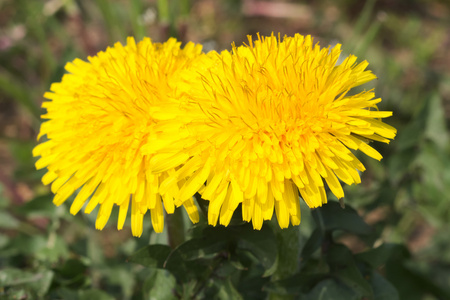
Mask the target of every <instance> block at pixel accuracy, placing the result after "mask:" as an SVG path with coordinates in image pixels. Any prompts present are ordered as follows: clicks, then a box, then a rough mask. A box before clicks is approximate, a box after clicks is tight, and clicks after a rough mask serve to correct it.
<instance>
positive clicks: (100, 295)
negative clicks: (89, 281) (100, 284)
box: [78, 289, 114, 300]
mask: <svg viewBox="0 0 450 300" xmlns="http://www.w3.org/2000/svg"><path fill="white" fill-rule="evenodd" d="M78 299H79V300H93V299H95V300H114V297H112V296H110V295H108V294H107V293H105V292H103V291H101V290H96V289H91V290H85V291H80V292H79V298H78Z"/></svg>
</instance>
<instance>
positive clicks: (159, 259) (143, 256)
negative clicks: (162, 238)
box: [128, 245, 172, 268]
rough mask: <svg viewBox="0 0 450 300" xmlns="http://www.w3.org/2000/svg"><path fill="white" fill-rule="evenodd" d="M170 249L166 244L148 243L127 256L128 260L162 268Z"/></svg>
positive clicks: (149, 266) (148, 266)
mask: <svg viewBox="0 0 450 300" xmlns="http://www.w3.org/2000/svg"><path fill="white" fill-rule="evenodd" d="M171 251H172V249H171V248H170V247H169V246H167V245H149V246H146V247H144V248H142V249H139V250H138V251H137V252H136V253H134V254H133V255H131V256H130V257H129V258H128V262H132V263H136V264H140V265H143V266H145V267H147V268H162V267H163V266H164V262H165V261H166V259H167V257H168V256H169V254H170V253H171Z"/></svg>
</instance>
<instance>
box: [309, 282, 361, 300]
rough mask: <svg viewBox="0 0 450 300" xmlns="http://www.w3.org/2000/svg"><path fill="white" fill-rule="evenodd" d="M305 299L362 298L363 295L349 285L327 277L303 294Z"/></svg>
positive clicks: (352, 299)
mask: <svg viewBox="0 0 450 300" xmlns="http://www.w3.org/2000/svg"><path fill="white" fill-rule="evenodd" d="M301 299H302V300H303V299H305V300H329V299H333V300H361V297H360V296H359V295H358V294H356V293H355V292H354V291H352V290H351V289H350V288H349V287H347V286H345V285H343V284H340V283H338V282H336V280H333V279H327V280H324V281H321V282H320V283H318V284H317V285H316V286H314V288H313V289H312V290H311V292H309V293H307V294H305V295H302V297H301Z"/></svg>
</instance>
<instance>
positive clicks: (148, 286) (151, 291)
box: [142, 269, 178, 300]
mask: <svg viewBox="0 0 450 300" xmlns="http://www.w3.org/2000/svg"><path fill="white" fill-rule="evenodd" d="M175 286H176V279H175V277H174V276H173V275H172V274H171V273H170V272H169V271H167V270H161V269H153V270H152V273H151V275H150V276H149V277H148V278H147V279H146V280H145V282H144V286H143V289H142V291H143V293H144V299H149V300H159V299H167V300H171V299H174V300H175V299H178V298H177V297H175Z"/></svg>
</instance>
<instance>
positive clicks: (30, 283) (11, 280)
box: [0, 269, 53, 297]
mask: <svg viewBox="0 0 450 300" xmlns="http://www.w3.org/2000/svg"><path fill="white" fill-rule="evenodd" d="M52 279H53V272H52V271H50V270H44V271H42V272H37V273H32V272H25V271H22V270H19V269H4V270H2V271H0V287H1V288H6V287H15V288H25V289H27V290H30V291H31V292H32V293H33V294H34V295H36V296H38V297H43V296H44V295H45V294H46V293H47V291H48V289H49V288H50V284H51V282H52Z"/></svg>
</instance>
